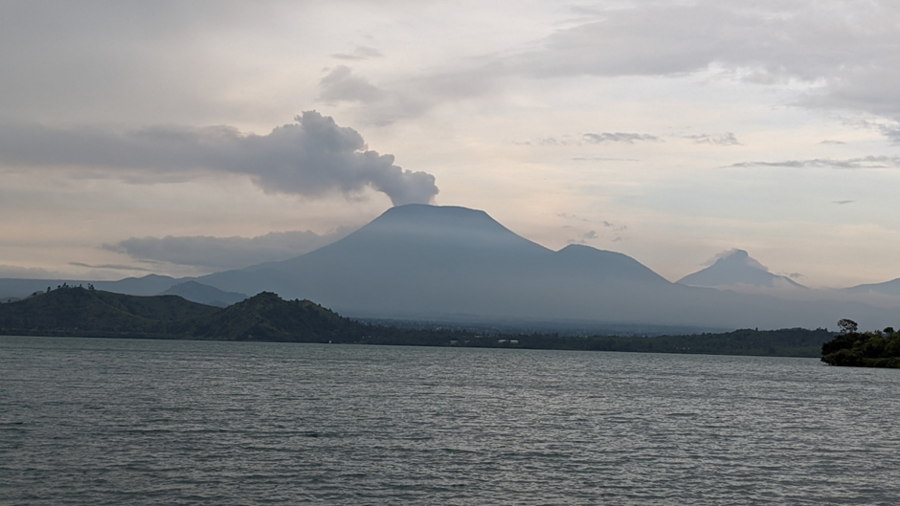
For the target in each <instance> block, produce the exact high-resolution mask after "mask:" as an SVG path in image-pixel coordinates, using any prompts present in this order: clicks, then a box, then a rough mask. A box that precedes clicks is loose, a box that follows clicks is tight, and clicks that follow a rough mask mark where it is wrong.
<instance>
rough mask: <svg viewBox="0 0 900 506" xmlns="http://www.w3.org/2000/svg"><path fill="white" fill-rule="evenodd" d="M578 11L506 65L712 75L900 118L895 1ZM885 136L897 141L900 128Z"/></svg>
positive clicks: (708, 1)
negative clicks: (567, 22)
mask: <svg viewBox="0 0 900 506" xmlns="http://www.w3.org/2000/svg"><path fill="white" fill-rule="evenodd" d="M576 14H579V15H580V16H581V18H580V19H578V20H575V21H574V23H572V24H570V26H568V27H565V28H561V29H559V30H557V31H556V32H555V33H553V34H551V35H549V36H548V37H546V38H544V39H543V40H541V41H539V42H537V43H535V44H533V47H534V48H533V49H528V50H525V51H522V52H520V53H519V54H516V55H513V56H511V57H505V63H506V67H505V68H506V69H508V71H509V72H510V73H517V74H522V75H527V76H530V77H534V78H548V77H578V76H599V77H620V76H670V77H680V76H686V75H691V74H699V73H710V74H712V75H715V76H718V77H721V78H724V79H736V80H741V81H744V82H747V83H756V84H760V85H787V86H789V87H793V89H795V90H800V91H798V92H797V97H798V98H797V100H796V102H795V103H796V104H797V105H801V106H805V107H810V108H830V109H845V110H847V109H849V110H855V111H859V112H865V113H869V114H875V115H878V116H882V117H886V118H891V119H893V120H895V121H896V120H900V32H898V31H897V29H896V27H897V25H898V24H900V9H897V8H896V5H894V4H893V3H892V2H891V1H890V0H868V1H848V0H821V1H811V0H786V1H783V2H757V3H754V4H753V5H752V6H750V7H748V6H746V5H744V4H739V3H726V2H719V1H717V0H693V1H687V2H633V3H624V4H619V5H616V6H610V7H609V8H606V9H604V8H597V9H589V10H581V11H580V12H578V13H576ZM885 135H888V136H889V137H890V138H891V139H892V140H894V141H895V142H897V141H900V130H895V129H891V130H888V131H885Z"/></svg>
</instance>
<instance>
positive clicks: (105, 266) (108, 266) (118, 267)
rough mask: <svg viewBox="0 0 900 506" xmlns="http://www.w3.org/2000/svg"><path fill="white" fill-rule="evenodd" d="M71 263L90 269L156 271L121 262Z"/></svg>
mask: <svg viewBox="0 0 900 506" xmlns="http://www.w3.org/2000/svg"><path fill="white" fill-rule="evenodd" d="M69 265H72V266H75V267H87V268H89V269H105V270H113V271H139V272H155V271H154V270H152V269H147V268H144V267H135V266H133V265H120V264H100V265H94V264H86V263H84V262H69Z"/></svg>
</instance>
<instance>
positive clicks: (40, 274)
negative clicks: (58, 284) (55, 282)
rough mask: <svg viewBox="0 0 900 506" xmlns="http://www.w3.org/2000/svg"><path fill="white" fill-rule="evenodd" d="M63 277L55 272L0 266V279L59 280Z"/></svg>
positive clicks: (35, 268)
mask: <svg viewBox="0 0 900 506" xmlns="http://www.w3.org/2000/svg"><path fill="white" fill-rule="evenodd" d="M62 277H64V275H63V274H62V273H60V272H57V271H50V270H47V269H41V268H37V267H19V266H16V265H6V264H0V278H16V279H59V278H62Z"/></svg>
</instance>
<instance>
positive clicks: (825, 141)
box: [819, 139, 847, 145]
mask: <svg viewBox="0 0 900 506" xmlns="http://www.w3.org/2000/svg"><path fill="white" fill-rule="evenodd" d="M819 144H825V145H828V144H834V145H838V144H847V143H846V142H844V141H836V140H834V139H825V140H824V141H822V142H820V143H819Z"/></svg>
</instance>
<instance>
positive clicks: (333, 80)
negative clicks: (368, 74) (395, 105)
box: [319, 65, 385, 104]
mask: <svg viewBox="0 0 900 506" xmlns="http://www.w3.org/2000/svg"><path fill="white" fill-rule="evenodd" d="M319 88H320V89H321V92H320V93H319V100H321V101H323V102H325V103H328V104H336V103H339V102H359V103H362V104H371V103H375V102H378V101H380V100H382V99H384V97H385V92H384V91H383V90H382V89H380V88H378V87H377V86H375V85H374V84H372V83H370V82H369V80H368V79H366V78H364V77H360V76H357V75H354V74H353V70H352V69H351V68H350V67H347V66H345V65H338V66H337V67H335V68H334V69H333V70H332V71H331V72H329V73H328V75H326V76H325V77H323V78H322V80H321V81H320V82H319Z"/></svg>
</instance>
